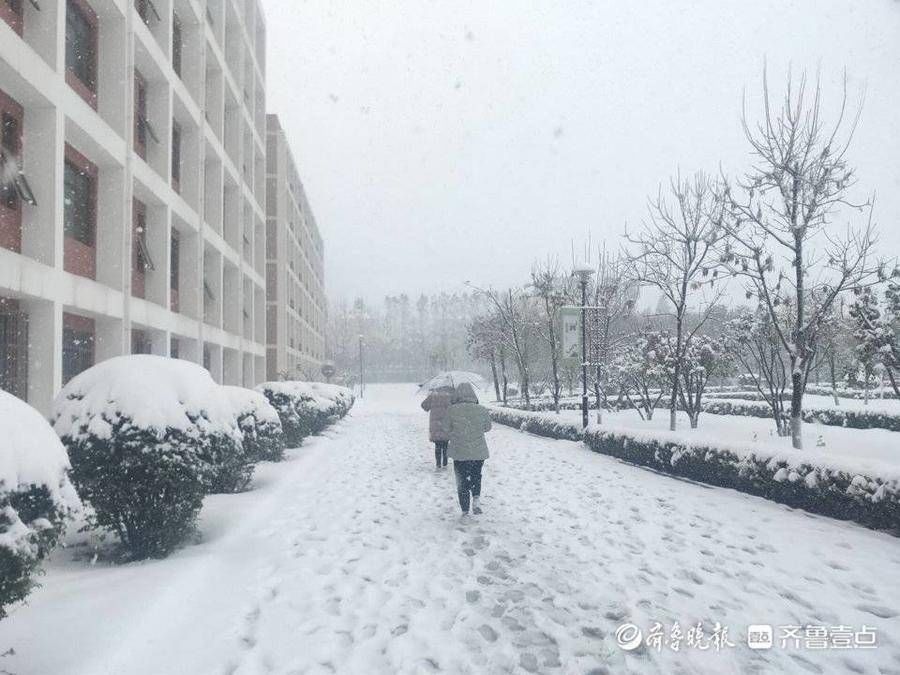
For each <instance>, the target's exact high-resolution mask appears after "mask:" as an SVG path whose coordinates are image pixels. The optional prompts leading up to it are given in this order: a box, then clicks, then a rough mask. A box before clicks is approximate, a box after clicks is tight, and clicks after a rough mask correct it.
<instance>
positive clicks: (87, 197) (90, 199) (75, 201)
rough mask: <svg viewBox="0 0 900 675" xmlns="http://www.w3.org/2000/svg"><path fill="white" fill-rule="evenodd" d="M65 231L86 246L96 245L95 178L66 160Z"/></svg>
mask: <svg viewBox="0 0 900 675" xmlns="http://www.w3.org/2000/svg"><path fill="white" fill-rule="evenodd" d="M64 203H65V208H64V214H65V233H66V235H67V236H70V237H72V238H73V239H76V240H78V241H80V242H81V243H82V244H84V245H85V246H93V245H94V179H93V178H92V177H91V176H90V175H88V174H87V173H85V172H84V171H82V170H80V169H79V168H78V167H76V166H75V165H74V164H72V163H71V162H66V170H65V194H64Z"/></svg>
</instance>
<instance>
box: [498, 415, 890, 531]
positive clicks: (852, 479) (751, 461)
mask: <svg viewBox="0 0 900 675" xmlns="http://www.w3.org/2000/svg"><path fill="white" fill-rule="evenodd" d="M490 413H491V417H492V418H493V420H494V421H495V422H497V423H498V424H506V425H508V426H512V427H515V428H517V429H523V430H525V431H528V432H530V433H535V434H539V435H542V436H548V437H551V438H560V439H566V440H581V439H582V438H583V440H584V442H585V444H586V445H587V446H588V447H589V448H591V449H592V450H594V451H595V452H599V453H602V454H605V455H610V456H613V457H618V458H619V459H622V460H624V461H627V462H630V463H632V464H637V465H640V466H646V467H649V468H652V469H654V470H657V471H660V472H662V473H667V474H671V475H674V476H681V477H684V478H689V479H691V480H696V481H700V482H703V483H708V484H710V485H717V486H721V487H728V488H732V489H735V490H740V491H741V492H746V493H749V494H752V495H757V496H760V497H765V498H766V499H771V500H773V501H777V502H780V503H783V504H788V505H789V506H793V507H796V508H802V509H805V510H807V511H810V512H812V513H819V514H822V515H826V516H830V517H833V518H839V519H842V520H854V521H856V522H859V523H861V524H863V525H866V526H868V527H873V528H877V529H885V530H890V531H893V532H895V533H900V480H898V479H897V478H895V477H890V478H882V477H878V476H866V475H863V474H860V473H856V472H853V471H848V470H844V469H839V468H835V467H829V466H819V465H817V464H816V463H814V462H813V461H811V460H810V459H808V458H807V457H804V456H803V454H802V453H795V452H794V451H787V452H771V451H766V450H765V449H760V448H756V447H754V446H750V445H748V444H737V445H733V446H731V447H729V446H728V445H724V444H722V445H718V444H712V443H709V442H708V441H704V442H700V443H697V442H692V441H688V440H686V439H684V438H683V437H680V436H679V435H678V434H677V433H672V432H664V431H637V432H636V431H633V430H628V431H625V430H616V429H608V428H605V427H602V426H595V425H593V426H590V427H588V430H587V433H586V434H582V431H581V429H580V425H579V424H577V423H571V422H569V423H566V422H561V421H556V420H552V419H549V418H548V416H547V415H542V414H540V413H528V412H524V411H516V410H510V409H502V408H491V409H490ZM793 454H796V456H791V455H793Z"/></svg>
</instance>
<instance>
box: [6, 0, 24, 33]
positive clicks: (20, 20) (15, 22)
mask: <svg viewBox="0 0 900 675" xmlns="http://www.w3.org/2000/svg"><path fill="white" fill-rule="evenodd" d="M23 10H24V6H23V3H22V0H0V19H3V20H4V21H6V23H8V24H9V25H10V28H12V29H13V30H14V31H16V32H17V33H18V34H19V35H21V34H22V29H23V27H24V13H23Z"/></svg>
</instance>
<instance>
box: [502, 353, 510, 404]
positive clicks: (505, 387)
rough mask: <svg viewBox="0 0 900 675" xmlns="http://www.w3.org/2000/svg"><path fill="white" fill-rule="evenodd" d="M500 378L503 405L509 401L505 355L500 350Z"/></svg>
mask: <svg viewBox="0 0 900 675" xmlns="http://www.w3.org/2000/svg"><path fill="white" fill-rule="evenodd" d="M500 378H501V382H502V383H503V405H506V402H507V400H508V399H509V378H508V377H507V375H506V354H505V353H504V351H503V350H502V349H501V350H500Z"/></svg>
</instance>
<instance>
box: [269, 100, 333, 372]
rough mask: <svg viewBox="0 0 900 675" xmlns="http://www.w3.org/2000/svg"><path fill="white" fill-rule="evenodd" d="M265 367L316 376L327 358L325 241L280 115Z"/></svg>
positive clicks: (272, 186)
mask: <svg viewBox="0 0 900 675" xmlns="http://www.w3.org/2000/svg"><path fill="white" fill-rule="evenodd" d="M266 192H267V197H266V325H267V328H266V334H267V343H268V344H267V354H266V370H267V376H268V378H269V379H270V380H275V379H280V378H295V379H297V378H299V379H316V378H318V377H319V375H320V369H321V366H322V361H323V359H324V358H325V307H326V302H325V276H324V275H325V264H324V255H325V251H324V246H323V244H322V237H321V236H320V234H319V228H318V227H317V226H316V219H315V217H314V216H313V213H312V209H310V207H309V202H308V201H307V199H306V192H305V191H304V189H303V183H301V182H300V178H299V176H298V175H297V166H296V164H295V163H294V157H293V154H292V153H291V149H290V147H289V145H288V143H287V139H286V137H285V134H284V131H283V130H282V128H281V124H280V123H279V121H278V117H277V116H276V115H268V116H267V130H266Z"/></svg>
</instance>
